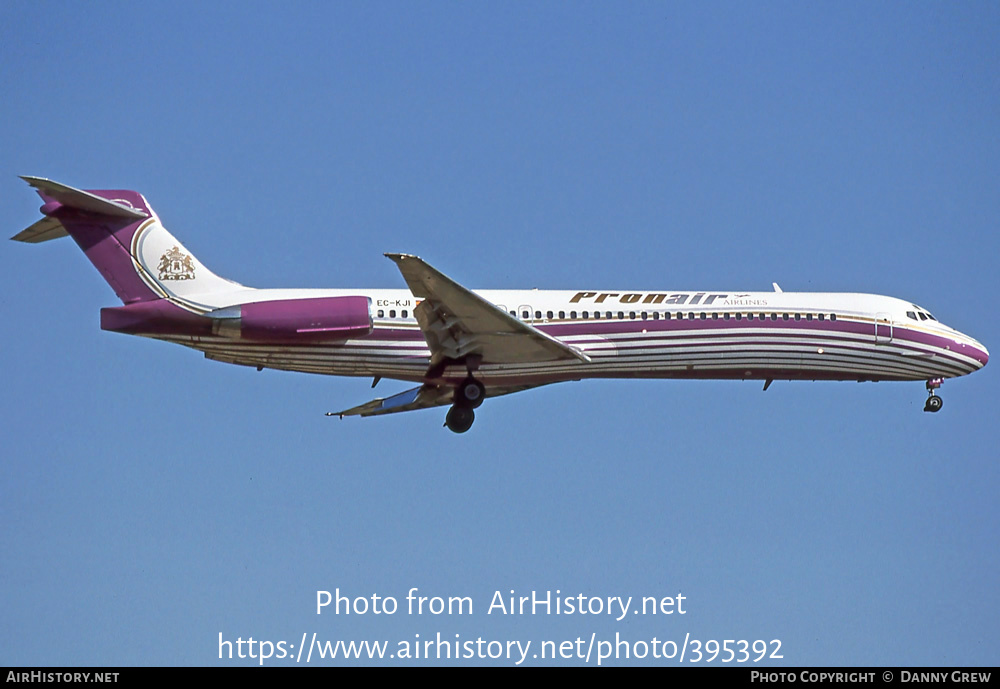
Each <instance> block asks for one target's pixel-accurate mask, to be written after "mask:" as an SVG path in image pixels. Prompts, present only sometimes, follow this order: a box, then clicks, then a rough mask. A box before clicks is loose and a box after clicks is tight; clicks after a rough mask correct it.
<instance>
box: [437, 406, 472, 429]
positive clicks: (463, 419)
mask: <svg viewBox="0 0 1000 689" xmlns="http://www.w3.org/2000/svg"><path fill="white" fill-rule="evenodd" d="M475 420H476V412H474V411H472V409H471V408H470V407H462V406H459V405H457V404H456V405H455V406H453V407H452V408H451V409H449V410H448V416H446V417H445V420H444V425H445V426H447V427H448V430H449V431H451V432H452V433H465V432H466V431H467V430H469V429H470V428H472V422H473V421H475Z"/></svg>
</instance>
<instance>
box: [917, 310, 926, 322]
mask: <svg viewBox="0 0 1000 689" xmlns="http://www.w3.org/2000/svg"><path fill="white" fill-rule="evenodd" d="M917 315H918V316H920V320H922V321H926V320H927V314H926V313H924V312H923V311H917Z"/></svg>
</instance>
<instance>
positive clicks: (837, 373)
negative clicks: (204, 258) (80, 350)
mask: <svg viewBox="0 0 1000 689" xmlns="http://www.w3.org/2000/svg"><path fill="white" fill-rule="evenodd" d="M476 293H477V294H478V295H479V296H481V297H483V298H484V299H486V300H488V301H489V302H491V303H493V304H495V305H496V306H497V307H498V308H500V309H502V310H504V311H506V312H508V313H510V314H511V315H514V316H515V317H517V318H518V319H520V320H522V321H524V322H526V323H529V324H531V325H532V326H534V327H537V328H538V329H540V330H542V331H543V332H545V333H547V334H549V335H551V336H553V337H555V338H557V339H558V340H560V341H562V342H564V343H565V344H567V345H570V346H572V347H574V348H576V349H578V350H579V351H581V352H582V353H584V354H586V355H587V357H588V358H590V361H589V362H583V361H552V362H534V363H527V364H517V363H505V364H491V363H489V362H484V363H483V365H482V367H481V368H480V369H479V371H478V373H477V377H479V378H480V379H481V380H482V381H483V382H484V384H486V385H490V384H491V383H492V384H505V385H520V384H539V383H543V382H556V381H562V380H574V379H581V378H596V377H630V378H729V379H827V380H927V379H933V378H949V377H955V376H960V375H964V374H967V373H971V372H972V371H975V370H977V369H979V368H981V367H982V366H983V365H985V363H986V361H987V359H988V353H987V351H986V349H985V347H983V345H981V344H980V343H978V342H977V341H976V340H974V339H972V338H971V337H968V336H967V335H964V334H962V333H960V332H958V331H956V330H954V329H952V328H949V327H948V326H946V325H944V324H942V323H940V322H938V321H936V320H934V319H933V318H932V317H930V316H929V314H927V312H926V311H925V310H924V309H921V308H920V307H918V306H916V305H914V304H911V303H908V302H905V301H903V300H900V299H895V298H892V297H884V296H879V295H871V294H853V293H810V292H800V293H796V292H777V291H775V292H736V291H728V292H727V291H712V292H705V291H660V292H649V291H632V292H630V291H625V290H617V291H597V290H586V291H548V290H477V291H476ZM357 295H362V296H366V297H368V298H369V299H370V300H371V316H372V323H373V326H374V328H373V331H372V332H371V333H370V334H369V335H367V336H365V337H361V338H358V339H354V340H347V341H344V342H336V343H325V344H324V343H312V344H308V345H300V344H296V345H294V346H292V345H274V344H254V343H248V342H242V341H233V340H232V339H227V338H222V337H185V336H176V337H175V336H161V339H166V340H170V341H174V342H178V343H181V344H185V345H188V346H191V347H194V348H196V349H199V350H201V351H204V352H205V355H206V356H207V357H209V358H212V359H216V360H220V361H227V362H231V363H238V364H245V365H249V366H259V367H266V368H275V369H284V370H295V371H305V372H310V373H324V374H330V375H349V376H381V377H386V378H396V379H401V380H410V381H421V380H423V378H424V374H425V372H426V371H427V368H428V363H429V361H430V356H431V353H430V351H429V349H428V347H427V344H426V342H425V340H424V337H423V335H422V333H421V330H420V328H419V326H418V324H417V321H416V319H415V317H414V312H413V310H414V308H415V307H416V305H417V304H418V303H419V300H417V299H415V298H414V297H413V295H412V294H411V293H410V292H409V291H408V290H392V289H389V290H386V289H372V290H343V289H338V290H311V289H279V290H272V289H265V290H253V289H248V288H244V289H242V290H238V291H229V292H225V293H220V294H210V295H205V296H204V297H203V298H201V299H199V298H198V297H197V295H192V296H190V297H188V298H185V299H184V302H186V303H187V305H188V306H189V307H194V308H196V309H198V310H204V311H205V312H208V311H211V310H215V309H221V308H224V307H227V306H232V305H235V304H241V303H247V302H261V301H272V300H283V299H310V298H317V297H339V296H357ZM463 375H464V371H461V370H456V371H454V372H453V374H449V376H450V377H454V378H456V379H457V378H460V377H462V376H463Z"/></svg>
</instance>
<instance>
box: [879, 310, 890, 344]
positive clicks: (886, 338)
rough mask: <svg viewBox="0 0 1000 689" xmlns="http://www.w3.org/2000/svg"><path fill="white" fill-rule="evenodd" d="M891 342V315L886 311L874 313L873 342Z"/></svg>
mask: <svg viewBox="0 0 1000 689" xmlns="http://www.w3.org/2000/svg"><path fill="white" fill-rule="evenodd" d="M889 342H892V315H891V314H888V313H876V314H875V344H877V345H880V344H888V343H889Z"/></svg>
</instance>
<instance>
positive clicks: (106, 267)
mask: <svg viewBox="0 0 1000 689" xmlns="http://www.w3.org/2000/svg"><path fill="white" fill-rule="evenodd" d="M22 179H24V181H26V182H27V183H28V184H30V185H31V186H33V187H34V188H35V189H36V190H37V191H38V195H39V196H41V197H42V200H43V201H44V202H45V204H44V205H43V206H42V207H41V212H42V214H43V215H44V216H45V218H44V219H42V220H39V221H38V222H36V223H35V224H34V225H32V226H31V227H29V228H27V229H26V230H23V231H22V232H20V233H19V234H17V235H15V236H14V237H12V239H15V240H17V241H21V242H29V243H38V242H44V241H48V240H50V239H56V238H58V237H65V236H67V235H69V236H70V237H72V238H73V239H74V241H76V243H77V244H78V245H79V246H80V248H81V249H83V252H84V253H85V254H86V255H87V258H89V259H90V262H91V263H93V264H94V267H95V268H97V270H98V271H99V272H100V273H101V275H103V276H104V279H105V280H107V282H108V284H109V285H111V288H112V289H113V290H114V291H115V294H117V295H118V298H119V299H121V300H122V303H123V304H134V303H137V302H143V301H153V300H155V299H162V298H167V299H170V300H171V301H172V302H174V303H175V304H177V305H179V306H183V307H184V308H187V309H188V310H191V311H195V312H198V311H204V310H207V309H206V308H204V307H203V306H201V305H200V304H199V303H198V301H197V298H196V297H197V296H199V295H206V294H212V293H218V292H220V291H232V290H236V289H242V285H238V284H236V283H234V282H230V281H228V280H223V279H222V278H220V277H218V276H216V275H215V274H214V273H212V272H211V271H209V270H208V269H207V268H205V267H204V266H203V265H202V264H201V263H200V262H198V260H197V259H196V258H194V257H193V256H191V255H190V254H189V253H186V250H184V248H183V247H182V246H181V245H180V243H179V242H178V241H177V240H176V239H174V238H173V236H171V235H170V233H169V232H167V231H166V229H164V228H163V226H162V225H161V224H160V221H159V218H158V217H157V216H156V213H154V212H153V209H152V208H150V207H149V204H148V203H147V202H146V199H145V198H143V196H142V194H139V193H138V192H134V191H126V190H107V189H100V190H90V191H84V190H82V189H74V188H73V187H69V186H66V185H64V184H59V183H58V182H53V181H51V180H47V179H42V178H40V177H23V178H22Z"/></svg>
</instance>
